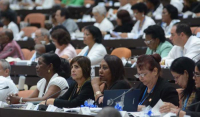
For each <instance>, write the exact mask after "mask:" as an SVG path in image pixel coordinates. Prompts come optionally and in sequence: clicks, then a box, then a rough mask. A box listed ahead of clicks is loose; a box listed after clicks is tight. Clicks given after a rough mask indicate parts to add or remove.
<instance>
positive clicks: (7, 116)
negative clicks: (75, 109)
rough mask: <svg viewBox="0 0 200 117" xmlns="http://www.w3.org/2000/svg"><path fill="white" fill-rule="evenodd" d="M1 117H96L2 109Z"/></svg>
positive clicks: (0, 110) (0, 111)
mask: <svg viewBox="0 0 200 117" xmlns="http://www.w3.org/2000/svg"><path fill="white" fill-rule="evenodd" d="M0 117H94V116H91V115H79V114H72V113H58V112H44V111H29V110H18V109H4V108H0Z"/></svg>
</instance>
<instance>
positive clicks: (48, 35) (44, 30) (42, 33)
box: [39, 28, 50, 39]
mask: <svg viewBox="0 0 200 117" xmlns="http://www.w3.org/2000/svg"><path fill="white" fill-rule="evenodd" d="M39 30H40V31H41V35H42V36H47V37H48V39H49V37H50V33H49V31H48V30H47V29H45V28H40V29H39Z"/></svg>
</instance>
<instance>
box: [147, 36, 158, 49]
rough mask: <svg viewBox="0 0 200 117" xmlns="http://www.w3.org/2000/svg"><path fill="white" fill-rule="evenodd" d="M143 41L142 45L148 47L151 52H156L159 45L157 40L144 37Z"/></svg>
mask: <svg viewBox="0 0 200 117" xmlns="http://www.w3.org/2000/svg"><path fill="white" fill-rule="evenodd" d="M145 38H146V39H145V41H144V43H145V44H146V45H147V47H149V48H150V49H151V50H156V49H157V47H158V45H159V44H160V40H159V39H153V38H152V36H151V35H146V36H145Z"/></svg>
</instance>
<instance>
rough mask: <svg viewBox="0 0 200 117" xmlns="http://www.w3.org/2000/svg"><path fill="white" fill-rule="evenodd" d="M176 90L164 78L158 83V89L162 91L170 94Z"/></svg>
mask: <svg viewBox="0 0 200 117" xmlns="http://www.w3.org/2000/svg"><path fill="white" fill-rule="evenodd" d="M171 88H172V89H175V88H174V87H173V86H171V84H170V83H169V82H168V81H167V80H165V79H164V78H158V81H157V83H156V89H159V90H162V91H167V92H170V91H171V90H170V89H171Z"/></svg>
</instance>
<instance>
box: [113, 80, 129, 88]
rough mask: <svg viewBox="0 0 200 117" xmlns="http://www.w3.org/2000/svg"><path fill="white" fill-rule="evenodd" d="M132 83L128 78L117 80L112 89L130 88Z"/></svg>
mask: <svg viewBox="0 0 200 117" xmlns="http://www.w3.org/2000/svg"><path fill="white" fill-rule="evenodd" d="M129 88H130V84H129V83H128V82H127V81H126V80H117V81H116V82H115V83H114V84H113V86H112V87H111V89H129Z"/></svg>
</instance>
